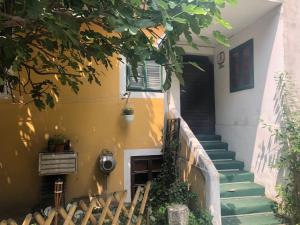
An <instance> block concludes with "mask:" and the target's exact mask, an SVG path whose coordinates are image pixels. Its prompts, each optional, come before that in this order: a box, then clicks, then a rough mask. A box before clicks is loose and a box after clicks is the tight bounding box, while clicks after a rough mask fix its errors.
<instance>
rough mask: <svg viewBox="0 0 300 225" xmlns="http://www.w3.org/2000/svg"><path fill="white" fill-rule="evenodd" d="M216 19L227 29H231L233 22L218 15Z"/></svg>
mask: <svg viewBox="0 0 300 225" xmlns="http://www.w3.org/2000/svg"><path fill="white" fill-rule="evenodd" d="M216 21H217V22H218V23H219V24H220V25H222V26H223V27H225V28H226V29H229V30H230V29H232V26H231V24H230V23H229V22H228V21H226V20H224V19H222V18H221V17H216Z"/></svg>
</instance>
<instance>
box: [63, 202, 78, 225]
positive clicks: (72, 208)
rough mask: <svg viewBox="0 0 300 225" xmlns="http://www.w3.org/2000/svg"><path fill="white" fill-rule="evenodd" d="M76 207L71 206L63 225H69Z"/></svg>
mask: <svg viewBox="0 0 300 225" xmlns="http://www.w3.org/2000/svg"><path fill="white" fill-rule="evenodd" d="M76 208H77V206H76V205H75V204H73V205H72V206H71V208H70V210H69V212H68V215H67V218H65V222H64V225H69V223H70V222H71V221H72V217H73V215H74V213H75V210H76Z"/></svg>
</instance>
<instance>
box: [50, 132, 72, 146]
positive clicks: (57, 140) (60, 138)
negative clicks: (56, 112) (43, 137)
mask: <svg viewBox="0 0 300 225" xmlns="http://www.w3.org/2000/svg"><path fill="white" fill-rule="evenodd" d="M67 140H68V139H67V138H66V137H65V136H64V135H63V134H55V135H53V136H51V137H49V139H48V145H61V144H66V142H67Z"/></svg>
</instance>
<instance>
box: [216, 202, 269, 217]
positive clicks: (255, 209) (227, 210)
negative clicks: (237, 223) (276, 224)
mask: <svg viewBox="0 0 300 225" xmlns="http://www.w3.org/2000/svg"><path fill="white" fill-rule="evenodd" d="M221 205H222V206H221V212H222V216H229V215H241V214H251V213H264V212H272V206H273V204H272V203H271V202H270V203H269V204H259V203H258V204H257V205H255V206H252V207H247V206H244V207H238V208H235V206H234V205H233V204H230V203H228V204H226V205H224V204H221Z"/></svg>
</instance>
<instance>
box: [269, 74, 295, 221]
mask: <svg viewBox="0 0 300 225" xmlns="http://www.w3.org/2000/svg"><path fill="white" fill-rule="evenodd" d="M277 97H278V100H277V104H278V105H277V108H278V112H279V113H278V114H279V115H280V120H281V121H280V127H279V128H274V127H273V126H270V125H266V124H265V127H267V128H269V130H270V132H271V133H273V135H274V136H275V137H276V138H277V140H278V141H279V144H280V145H281V152H280V153H281V155H280V158H279V160H278V162H277V164H276V166H277V167H278V168H279V169H282V170H285V173H284V174H285V177H284V178H285V179H284V182H283V184H281V185H280V186H278V187H277V190H278V197H279V198H280V199H281V201H280V202H279V203H278V204H277V206H276V211H277V213H278V215H279V216H281V217H283V218H284V219H285V220H286V221H285V222H286V223H288V224H292V225H295V224H300V108H299V100H298V96H297V90H296V89H295V87H294V82H293V81H292V80H291V79H290V77H289V76H288V74H286V73H282V74H280V76H279V79H278V83H277Z"/></svg>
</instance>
